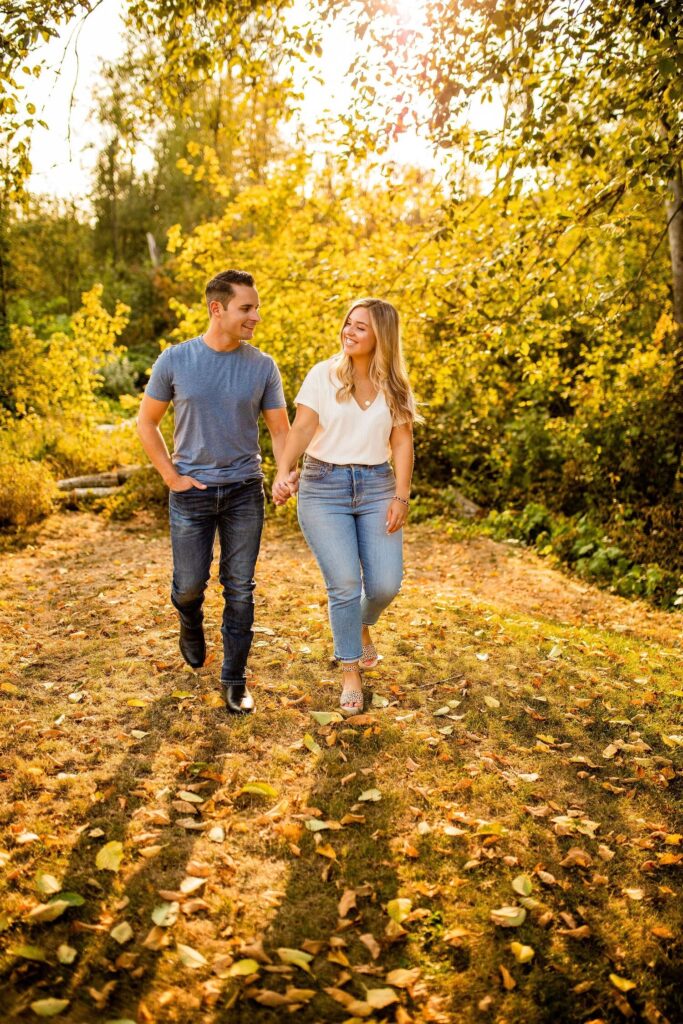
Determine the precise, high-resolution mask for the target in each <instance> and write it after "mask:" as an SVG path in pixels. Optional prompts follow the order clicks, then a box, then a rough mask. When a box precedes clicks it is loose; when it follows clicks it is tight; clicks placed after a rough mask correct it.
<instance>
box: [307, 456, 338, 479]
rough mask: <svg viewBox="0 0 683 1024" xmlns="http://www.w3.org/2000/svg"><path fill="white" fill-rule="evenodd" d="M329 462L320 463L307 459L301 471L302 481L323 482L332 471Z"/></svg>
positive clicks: (316, 460)
mask: <svg viewBox="0 0 683 1024" xmlns="http://www.w3.org/2000/svg"><path fill="white" fill-rule="evenodd" d="M330 468H331V467H330V463H329V462H320V461H319V460H318V459H311V458H310V457H309V458H306V460H305V462H304V466H303V469H302V471H301V479H302V480H311V481H312V480H322V479H323V477H326V476H327V474H328V472H329V470H330Z"/></svg>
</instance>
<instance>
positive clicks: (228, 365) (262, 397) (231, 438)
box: [145, 337, 285, 485]
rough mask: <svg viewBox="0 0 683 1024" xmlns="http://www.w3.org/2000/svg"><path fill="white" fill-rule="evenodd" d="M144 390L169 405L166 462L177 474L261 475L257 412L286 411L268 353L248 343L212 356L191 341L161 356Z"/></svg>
mask: <svg viewBox="0 0 683 1024" xmlns="http://www.w3.org/2000/svg"><path fill="white" fill-rule="evenodd" d="M145 392H146V394H148V395H149V397H150V398H156V399H157V401H159V402H173V407H174V410H175V427H174V432H173V447H174V452H173V456H172V458H173V463H174V465H175V467H176V469H177V470H178V472H179V473H182V474H183V476H186V475H189V476H193V477H196V479H197V480H199V481H200V483H203V484H214V485H216V484H227V483H235V482H239V481H242V480H249V479H252V478H254V477H261V476H262V475H263V474H262V472H261V449H260V448H259V443H258V418H259V413H260V412H261V410H263V409H282V408H284V407H285V396H284V392H283V390H282V380H281V379H280V373H279V370H278V368H277V366H276V365H275V361H274V360H273V359H272V358H271V356H267V355H265V354H264V353H263V352H259V350H258V349H257V348H254V347H253V345H249V344H247V343H246V342H241V343H240V346H239V348H235V349H232V351H230V352H217V351H216V350H215V349H213V348H209V346H208V345H207V344H205V342H204V339H203V338H201V337H199V338H192V339H191V340H190V341H184V342H181V344H179V345H171V347H170V348H167V349H165V350H164V351H163V352H162V353H161V355H160V356H159V358H158V359H157V361H156V362H155V364H154V366H153V367H152V374H151V376H150V378H149V383H148V384H147V387H146V388H145Z"/></svg>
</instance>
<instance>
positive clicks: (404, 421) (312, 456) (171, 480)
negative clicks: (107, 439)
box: [138, 270, 419, 715]
mask: <svg viewBox="0 0 683 1024" xmlns="http://www.w3.org/2000/svg"><path fill="white" fill-rule="evenodd" d="M206 302H207V307H208V312H209V317H210V321H209V326H208V328H207V330H206V331H205V332H204V334H203V335H201V336H200V337H197V338H193V339H191V340H190V341H186V342H183V343H181V344H179V345H173V346H171V347H169V348H167V349H165V350H164V351H163V352H162V353H161V355H160V356H159V358H158V359H157V361H156V362H155V364H154V367H153V368H152V373H151V376H150V379H149V383H148V384H147V387H146V390H145V395H144V396H143V399H142V403H141V406H140V412H139V415H138V433H139V435H140V439H141V441H142V445H143V447H144V449H145V451H146V453H147V455H148V456H149V458H150V461H151V462H152V463H153V465H154V466H155V468H156V469H157V470H158V472H159V473H160V474H161V476H162V477H163V479H164V481H165V482H166V484H167V485H168V487H169V491H170V494H169V517H170V525H171V545H172V550H173V583H172V587H171V601H172V602H173V605H174V606H175V608H176V610H177V612H178V616H179V619H180V650H181V653H182V655H183V657H184V658H185V661H186V662H187V663H188V664H189V665H191V666H192V667H193V668H198V667H200V666H201V665H202V664H203V663H204V660H205V657H206V645H205V641H204V629H203V611H202V606H203V601H204V591H205V590H206V586H207V583H208V580H209V572H210V565H211V560H212V557H213V547H214V540H215V536H216V533H218V536H219V540H220V563H219V580H220V583H221V585H222V588H223V597H224V609H223V622H222V628H221V632H222V636H223V666H222V670H221V685H222V687H223V692H224V696H225V702H226V707H227V709H228V710H229V711H231V712H235V713H245V712H249V711H252V710H253V709H254V699H253V696H252V694H251V693H250V692H249V689H248V687H247V684H246V664H247V657H248V655H249V649H250V647H251V641H252V636H253V631H252V626H253V622H254V596H253V592H254V587H255V581H254V567H255V563H256V558H257V556H258V551H259V545H260V541H261V532H262V528H263V519H264V495H263V474H262V472H261V458H260V450H259V445H258V419H259V415H260V414H262V415H263V418H264V420H265V423H266V427H267V428H268V431H269V433H270V435H271V438H272V443H273V454H274V456H275V461H276V463H277V467H278V469H277V475H276V477H275V480H274V483H273V500H274V501H275V503H276V504H277V505H282V504H284V503H285V502H286V501H288V500H289V498H290V497H291V496H292V495H293V494H295V493H297V492H298V517H299V523H300V525H301V530H302V532H303V535H304V537H305V539H306V541H307V543H308V545H309V547H310V548H311V551H312V552H313V554H314V556H315V558H316V560H317V562H318V565H319V566H320V570H321V572H322V575H323V579H324V581H325V586H326V588H327V595H328V607H329V616H330V624H331V627H332V634H333V637H334V656H335V659H336V660H337V662H338V663H339V664H340V665H341V669H342V692H341V697H340V710H341V711H342V712H343V713H344V714H346V715H353V714H356V713H358V712H359V711H361V710H362V707H363V694H362V685H361V670H362V669H370V668H374V666H375V665H376V664H377V663H378V661H379V656H378V654H377V650H376V648H375V645H374V643H373V641H372V637H371V635H370V627H372V626H374V625H375V623H376V622H377V620H378V618H379V616H380V615H381V613H382V612H383V611H384V609H385V608H386V607H387V606H388V605H389V604H390V602H391V601H392V600H393V598H394V597H395V596H396V594H397V593H398V591H399V589H400V585H401V578H402V575H403V540H402V527H403V524H404V523H405V521H406V519H407V516H408V506H409V495H410V479H411V475H412V469H413V440H412V431H413V423H414V422H415V421H416V420H417V419H419V417H418V415H417V412H416V408H415V401H414V398H413V394H412V391H411V388H410V383H409V381H408V376H407V373H406V369H405V364H404V362H403V356H402V352H401V341H400V330H399V317H398V313H397V311H396V310H395V309H394V307H393V306H392V305H391V304H390V303H388V302H384V301H383V300H381V299H359V300H358V301H356V302H354V303H353V304H352V306H351V308H350V310H349V312H348V314H347V316H346V317H345V319H344V321H343V324H342V328H341V331H340V342H341V350H340V351H337V352H336V353H335V354H334V355H333V356H332V357H331V358H329V359H326V360H325V361H323V362H321V363H317V364H316V365H315V366H313V367H312V368H311V369H310V371H309V372H308V374H307V375H306V378H305V379H304V382H303V384H302V385H301V388H300V389H299V392H298V394H297V396H296V398H295V400H294V401H295V404H296V407H297V411H296V417H295V419H294V423H293V424H292V426H291V428H290V425H289V420H288V416H287V409H286V403H285V398H284V393H283V390H282V381H281V379H280V374H279V372H278V369H277V366H276V365H275V362H274V361H273V359H272V358H271V357H270V356H268V355H265V354H264V353H262V352H260V351H259V350H258V349H256V348H254V347H253V346H252V345H250V344H249V342H250V340H251V338H252V337H253V334H254V331H255V329H256V326H257V324H258V323H259V322H260V320H261V317H260V315H259V298H258V293H257V291H256V288H255V287H254V279H253V277H252V276H251V274H247V273H245V272H244V271H236V270H228V271H224V272H223V273H221V274H218V275H217V276H216V277H214V278H213V279H212V280H211V281H210V282H209V283H208V285H207V287H206ZM170 402H173V406H174V413H175V422H174V435H173V440H174V453H173V458H172V459H171V457H170V456H169V453H168V449H167V447H166V444H165V442H164V439H163V437H162V435H161V432H160V429H159V425H160V422H161V419H162V417H163V415H164V413H165V412H166V409H167V408H168V405H169V403H170ZM302 455H304V462H303V469H302V471H301V475H300V477H299V474H298V472H297V470H296V465H297V463H298V460H299V459H300V457H301V456H302ZM390 456H391V459H392V462H393V469H392V465H391V463H390V462H389V457H390Z"/></svg>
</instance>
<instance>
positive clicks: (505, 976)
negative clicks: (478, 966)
mask: <svg viewBox="0 0 683 1024" xmlns="http://www.w3.org/2000/svg"><path fill="white" fill-rule="evenodd" d="M498 970H499V971H500V977H501V981H502V982H503V988H504V989H505V990H506V992H512V990H513V988H517V982H516V981H515V979H514V978H513V977H512V975H511V974H510V972H509V971H508V969H507V967H505V966H504V964H500V965H499V967H498Z"/></svg>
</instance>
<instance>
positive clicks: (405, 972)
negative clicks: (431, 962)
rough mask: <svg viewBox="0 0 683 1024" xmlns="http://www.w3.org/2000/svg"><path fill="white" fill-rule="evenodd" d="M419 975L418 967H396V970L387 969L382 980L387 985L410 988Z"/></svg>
mask: <svg viewBox="0 0 683 1024" xmlns="http://www.w3.org/2000/svg"><path fill="white" fill-rule="evenodd" d="M419 977H420V968H419V967H411V968H407V967H397V968H396V970H394V971H389V973H388V974H387V976H386V978H385V979H384V980H385V981H386V982H387V984H388V985H395V986H396V988H410V986H411V985H414V984H415V982H416V981H417V979H418V978H419Z"/></svg>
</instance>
